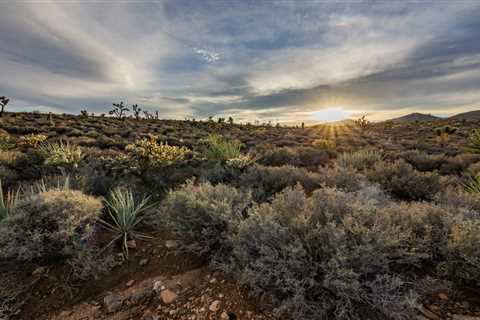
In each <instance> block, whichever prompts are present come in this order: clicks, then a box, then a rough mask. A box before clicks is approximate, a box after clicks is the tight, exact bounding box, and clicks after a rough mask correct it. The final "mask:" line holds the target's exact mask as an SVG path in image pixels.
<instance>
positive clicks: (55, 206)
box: [0, 189, 102, 261]
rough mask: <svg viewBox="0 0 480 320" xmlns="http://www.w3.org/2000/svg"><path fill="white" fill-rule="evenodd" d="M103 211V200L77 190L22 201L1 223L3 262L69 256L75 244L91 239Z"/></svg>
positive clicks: (62, 191)
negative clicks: (94, 225) (78, 241)
mask: <svg viewBox="0 0 480 320" xmlns="http://www.w3.org/2000/svg"><path fill="white" fill-rule="evenodd" d="M101 209H102V203H101V201H100V200H98V199H96V198H93V197H90V196H87V195H84V194H83V193H81V192H79V191H73V190H60V189H52V190H48V191H46V192H40V193H36V194H32V195H30V196H28V197H27V198H25V199H21V200H19V201H18V202H17V204H16V206H15V210H14V213H13V214H11V215H9V216H8V217H7V218H6V219H4V220H3V222H2V223H1V224H0V248H1V249H0V259H6V260H9V259H14V260H20V261H32V260H36V259H51V258H62V257H65V256H68V255H70V254H71V253H72V252H71V250H72V248H73V244H74V241H76V240H78V239H80V240H88V238H89V237H90V235H91V234H92V225H93V223H94V222H95V221H96V219H97V218H98V217H99V215H100V213H101Z"/></svg>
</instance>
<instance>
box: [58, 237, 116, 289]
mask: <svg viewBox="0 0 480 320" xmlns="http://www.w3.org/2000/svg"><path fill="white" fill-rule="evenodd" d="M105 251H106V250H105V249H104V248H102V249H101V248H97V247H94V246H92V245H88V246H87V245H85V244H83V243H78V242H77V243H76V244H75V247H74V255H73V256H71V257H70V258H68V260H67V261H66V263H67V264H68V266H69V267H70V270H71V277H72V278H73V279H75V280H88V279H95V280H97V279H99V278H100V277H101V276H102V275H106V274H108V273H109V272H110V270H111V269H112V268H113V267H115V266H116V265H117V264H119V262H118V261H116V259H115V256H114V255H113V254H111V253H110V252H105Z"/></svg>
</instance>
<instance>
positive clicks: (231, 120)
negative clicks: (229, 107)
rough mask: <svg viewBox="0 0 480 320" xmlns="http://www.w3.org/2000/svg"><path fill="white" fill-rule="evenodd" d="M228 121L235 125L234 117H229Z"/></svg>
mask: <svg viewBox="0 0 480 320" xmlns="http://www.w3.org/2000/svg"><path fill="white" fill-rule="evenodd" d="M228 123H230V124H231V125H233V118H232V117H228Z"/></svg>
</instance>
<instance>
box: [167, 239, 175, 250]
mask: <svg viewBox="0 0 480 320" xmlns="http://www.w3.org/2000/svg"><path fill="white" fill-rule="evenodd" d="M165 247H166V248H167V249H174V248H176V247H177V241H175V240H167V241H165Z"/></svg>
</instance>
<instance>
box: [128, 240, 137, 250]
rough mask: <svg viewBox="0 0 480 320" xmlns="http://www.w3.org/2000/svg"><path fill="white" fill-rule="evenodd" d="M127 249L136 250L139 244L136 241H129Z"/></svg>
mask: <svg viewBox="0 0 480 320" xmlns="http://www.w3.org/2000/svg"><path fill="white" fill-rule="evenodd" d="M127 247H129V248H131V249H135V248H136V247H137V242H136V241H135V240H129V241H127Z"/></svg>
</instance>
